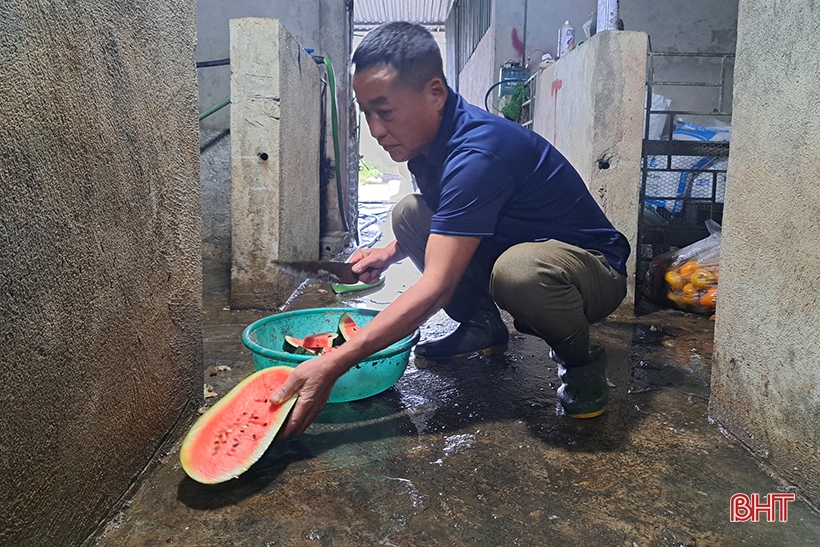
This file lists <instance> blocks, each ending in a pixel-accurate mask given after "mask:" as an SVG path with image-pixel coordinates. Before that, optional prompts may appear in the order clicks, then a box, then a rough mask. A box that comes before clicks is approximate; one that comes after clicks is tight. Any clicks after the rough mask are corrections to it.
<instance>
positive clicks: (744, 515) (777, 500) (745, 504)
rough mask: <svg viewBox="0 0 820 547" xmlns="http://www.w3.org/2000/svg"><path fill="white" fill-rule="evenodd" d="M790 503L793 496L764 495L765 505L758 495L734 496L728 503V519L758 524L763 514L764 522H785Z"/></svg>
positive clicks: (787, 517)
mask: <svg viewBox="0 0 820 547" xmlns="http://www.w3.org/2000/svg"><path fill="white" fill-rule="evenodd" d="M790 501H794V494H766V502H765V503H764V502H763V499H762V498H761V497H760V494H752V495H751V496H747V495H746V494H735V495H734V496H732V499H731V500H730V501H729V518H730V520H731V521H732V522H747V521H752V522H760V514H761V513H763V514H765V515H766V522H777V521H778V520H779V521H780V522H786V521H787V520H789V502H790Z"/></svg>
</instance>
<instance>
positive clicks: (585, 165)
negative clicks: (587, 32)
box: [533, 32, 646, 312]
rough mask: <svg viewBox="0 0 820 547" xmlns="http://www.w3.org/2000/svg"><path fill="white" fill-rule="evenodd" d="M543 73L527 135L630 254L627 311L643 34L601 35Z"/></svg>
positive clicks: (635, 202) (635, 204) (634, 223)
mask: <svg viewBox="0 0 820 547" xmlns="http://www.w3.org/2000/svg"><path fill="white" fill-rule="evenodd" d="M587 44H588V45H584V47H582V48H579V49H577V50H575V51H572V52H570V54H569V55H567V56H566V57H565V58H564V59H560V60H558V62H556V63H554V64H553V65H551V66H549V67H548V68H547V69H545V70H544V71H542V72H541V73H540V74H539V76H538V78H537V80H536V90H537V92H536V95H535V105H534V109H533V112H534V118H533V130H534V131H536V132H537V133H539V134H540V135H542V136H543V137H544V138H546V139H547V140H548V141H550V142H551V143H552V144H553V145H554V146H555V147H556V148H557V149H558V150H559V151H560V152H561V153H562V154H564V155H565V156H566V158H567V159H568V160H569V162H570V163H571V164H572V165H573V167H575V169H576V170H577V171H578V173H579V174H580V175H581V177H582V178H583V179H584V181H585V182H586V183H587V186H588V188H589V190H590V192H591V193H592V195H593V196H594V197H595V199H596V200H597V201H598V203H599V204H600V205H601V208H602V209H603V211H604V213H606V215H607V217H608V218H609V219H610V221H612V223H613V224H614V225H615V227H616V228H617V229H618V230H620V231H621V233H623V234H624V236H626V238H627V240H628V241H629V244H630V246H631V247H632V253H631V254H630V257H629V260H628V262H627V276H628V280H629V282H628V285H627V288H628V292H627V296H626V298H625V299H624V303H623V305H622V310H621V311H622V312H628V311H629V310H630V309H631V308H632V306H633V304H634V291H635V279H634V275H635V248H636V243H637V237H638V234H637V232H638V198H639V190H640V187H639V184H640V165H641V144H642V140H641V134H642V130H643V95H642V90H643V89H644V75H645V74H646V54H645V53H646V34H644V33H642V32H606V33H601V34H598V35H596V36H593V37H592V39H590V41H589V42H588V43H587Z"/></svg>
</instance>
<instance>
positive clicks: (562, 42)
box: [556, 21, 575, 59]
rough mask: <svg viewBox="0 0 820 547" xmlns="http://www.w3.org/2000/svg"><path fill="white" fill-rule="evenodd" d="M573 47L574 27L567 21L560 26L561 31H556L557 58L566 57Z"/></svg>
mask: <svg viewBox="0 0 820 547" xmlns="http://www.w3.org/2000/svg"><path fill="white" fill-rule="evenodd" d="M573 47H575V27H573V26H572V25H570V24H569V21H566V22H565V23H564V24H563V25H561V29H560V30H559V31H558V49H557V50H556V52H557V54H558V55H557V57H558V58H559V59H561V58H562V57H564V56H565V55H567V54H568V53H569V52H570V50H572V48H573Z"/></svg>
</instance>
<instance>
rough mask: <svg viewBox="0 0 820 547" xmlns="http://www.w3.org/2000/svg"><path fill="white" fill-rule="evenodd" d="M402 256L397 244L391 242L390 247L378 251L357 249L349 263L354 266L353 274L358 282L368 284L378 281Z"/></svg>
mask: <svg viewBox="0 0 820 547" xmlns="http://www.w3.org/2000/svg"><path fill="white" fill-rule="evenodd" d="M404 256H405V255H404V253H403V252H402V251H401V249H400V248H399V246H398V244H397V243H396V242H395V241H393V242H392V243H391V244H390V245H388V246H386V247H383V248H379V249H368V248H361V249H357V250H356V252H355V253H353V255H352V256H351V257H350V260H349V262H350V263H351V264H353V265H354V266H353V273H355V274H356V275H358V276H359V281H361V282H362V283H368V284H370V283H375V282H376V281H378V280H379V277H380V276H381V274H382V272H384V271H385V270H386V269H387V268H388V267H389V266H390V265H391V264H395V263H396V262H398V261H399V260H401V259H402V258H404Z"/></svg>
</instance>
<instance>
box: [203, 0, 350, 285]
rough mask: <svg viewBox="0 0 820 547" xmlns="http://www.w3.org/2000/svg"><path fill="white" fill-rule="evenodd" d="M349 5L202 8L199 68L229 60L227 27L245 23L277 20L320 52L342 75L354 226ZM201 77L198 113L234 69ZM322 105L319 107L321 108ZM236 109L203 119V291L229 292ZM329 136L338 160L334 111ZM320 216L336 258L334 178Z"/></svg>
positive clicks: (207, 3) (345, 174) (255, 3)
mask: <svg viewBox="0 0 820 547" xmlns="http://www.w3.org/2000/svg"><path fill="white" fill-rule="evenodd" d="M348 5H349V2H342V1H336V0H320V1H318V2H294V1H292V0H276V1H273V2H268V1H262V0H250V1H247V2H232V3H231V2H229V3H225V2H220V1H217V0H198V1H197V16H196V21H197V46H196V58H197V60H198V61H207V60H213V59H223V58H226V57H230V47H229V29H228V25H229V21H230V20H231V19H236V18H242V17H266V18H276V19H279V20H280V21H282V23H283V24H284V25H285V27H286V28H287V29H288V31H289V32H290V33H291V34H293V35H294V36H295V37H296V40H297V41H298V42H299V44H300V45H301V46H302V47H305V48H312V49H314V50H315V53H317V54H321V55H324V56H327V57H328V58H329V59H330V60H331V62H332V63H333V66H334V68H335V71H336V87H337V97H338V105H339V116H338V119H339V134H340V141H341V142H340V146H341V154H342V156H343V158H342V168H341V173H342V180H343V183H342V186H343V199H344V200H345V210H346V212H347V220H348V225H349V226H353V227H354V233H355V225H356V220H355V219H356V216H357V206H356V204H357V201H358V193H357V189H358V185H357V182H358V179H357V176H356V175H357V172H358V158H357V155H356V151H355V126H356V123H355V115H349V108H348V107H352V94H351V91H350V71H349V60H350V55H351V45H350V44H351V32H352V30H351V23H350V17H351V13H352V5H350V7H349V9H348ZM197 75H198V78H199V109H200V111H203V110H205V109H206V108H208V107H210V106H212V105H213V104H215V103H217V102H219V101H220V100H221V99H223V98H225V97H226V96H228V95H230V78H231V70H230V67H228V66H222V67H215V68H202V69H199V70H198V71H197ZM318 104H319V103H318V101H317V105H318ZM231 108H232V107H231V106H228V107H226V108H223V109H222V110H220V111H219V112H217V113H216V114H213V115H212V116H210V117H208V118H206V119H204V120H202V122H201V123H200V126H201V128H202V143H201V144H202V146H203V155H202V178H201V186H202V195H203V209H202V213H203V218H202V222H203V261H204V268H205V271H204V273H205V288H206V290H208V291H224V290H227V287H228V285H229V283H230V279H229V276H230V273H229V272H230V253H231V239H230V238H231V234H230V221H231V217H230V185H231V180H230V166H229V163H230V142H229V140H230V139H229V136H228V128H229V124H230V111H231ZM327 120H328V121H327V132H326V135H325V139H326V144H327V155H328V156H329V157H332V156H333V142H332V137H331V125H330V110H329V109H328V112H327ZM321 199H322V209H321V213H320V215H321V218H320V223H321V227H322V233H323V234H326V235H327V237H326V241H327V246H329V247H330V250H329V251H328V252H329V253H331V254H332V253H333V252H338V250H339V247H340V246H342V245H344V243H345V242H346V241H347V238H346V235H345V234H344V233H343V229H342V221H341V218H340V216H339V204H338V194H337V190H336V181H335V178H333V179H329V178H323V184H322V187H321Z"/></svg>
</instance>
